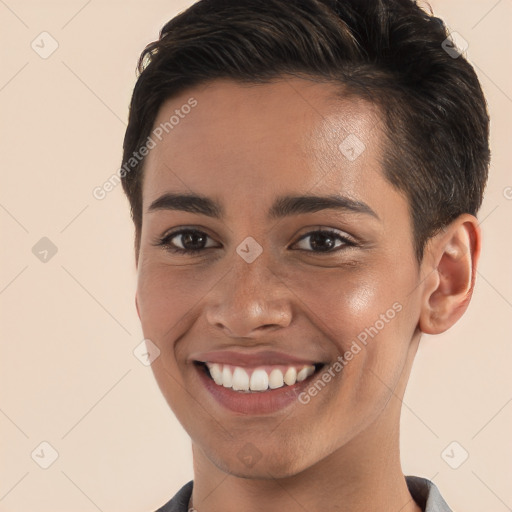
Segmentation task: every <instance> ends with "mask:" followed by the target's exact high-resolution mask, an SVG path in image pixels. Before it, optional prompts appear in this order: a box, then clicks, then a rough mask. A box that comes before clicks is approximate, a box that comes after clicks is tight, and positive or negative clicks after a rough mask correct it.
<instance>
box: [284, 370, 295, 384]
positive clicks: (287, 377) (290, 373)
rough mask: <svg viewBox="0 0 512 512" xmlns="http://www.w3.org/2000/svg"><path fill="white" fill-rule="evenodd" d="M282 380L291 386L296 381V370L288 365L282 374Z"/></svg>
mask: <svg viewBox="0 0 512 512" xmlns="http://www.w3.org/2000/svg"><path fill="white" fill-rule="evenodd" d="M284 382H285V384H287V385H288V386H293V385H294V384H295V382H297V370H296V369H295V368H294V367H293V366H290V368H288V370H286V373H285V374H284Z"/></svg>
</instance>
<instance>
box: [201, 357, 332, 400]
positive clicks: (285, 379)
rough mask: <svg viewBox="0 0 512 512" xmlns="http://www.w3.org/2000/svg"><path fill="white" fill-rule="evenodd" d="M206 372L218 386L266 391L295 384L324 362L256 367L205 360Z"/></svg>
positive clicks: (248, 391) (247, 391) (242, 390)
mask: <svg viewBox="0 0 512 512" xmlns="http://www.w3.org/2000/svg"><path fill="white" fill-rule="evenodd" d="M198 363H199V364H202V365H204V368H205V372H206V373H207V374H208V375H209V376H210V378H211V379H212V380H213V381H214V382H215V384H217V385H218V386H222V387H224V388H230V389H232V390H233V391H239V392H242V393H251V392H260V393H261V392H265V391H269V390H274V389H279V388H282V387H284V386H293V385H294V384H296V383H297V382H302V381H304V380H305V379H307V378H308V377H310V376H311V375H313V374H314V373H315V371H317V370H318V369H319V368H320V367H321V366H323V364H321V363H318V364H310V365H301V366H296V365H289V366H284V365H268V366H260V367H255V368H248V367H241V366H234V365H230V364H222V363H211V362H205V363H200V362H198Z"/></svg>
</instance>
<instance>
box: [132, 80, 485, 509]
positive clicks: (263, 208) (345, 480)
mask: <svg viewBox="0 0 512 512" xmlns="http://www.w3.org/2000/svg"><path fill="white" fill-rule="evenodd" d="M282 78H283V79H281V80H277V81H274V82H272V83H269V84H265V85H261V84H260V85H251V86H248V85H241V84H238V83H235V82H231V81H228V80H217V81H214V82H211V83H209V84H207V85H204V84H203V85H201V86H198V87H195V88H191V89H189V90H187V91H185V92H184V93H183V94H181V95H180V96H177V97H174V98H172V99H170V100H168V101H166V102H165V103H164V104H163V105H162V107H161V110H160V112H159V115H158V118H157V120H156V122H155V126H158V125H159V124H160V123H161V122H164V121H166V120H168V119H169V117H170V116H171V115H172V114H173V113H174V111H175V110H176V109H177V108H178V109H179V108H180V106H181V105H183V104H184V103H186V102H187V101H188V99H189V98H190V97H194V98H195V99H196V100H197V101H198V105H197V106H196V107H195V109H194V110H192V112H191V113H190V114H189V115H188V116H186V117H185V118H184V119H183V120H181V121H180V124H179V125H178V126H176V127H175V128H174V130H173V131H171V132H169V134H168V135H167V136H166V137H165V138H164V139H163V140H162V141H161V142H159V143H158V144H157V145H156V147H155V148H154V149H152V150H151V152H150V154H149V155H148V157H147V160H146V163H145V171H144V173H145V174H144V182H143V226H142V232H141V246H140V252H139V254H138V255H137V272H138V283H137V291H136V297H135V301H136V307H137V311H138V314H139V317H140V320H141V324H142V328H143V332H144V336H145V338H149V339H150V340H152V341H153V343H155V344H156V345H157V346H158V348H159V349H160V351H161V352H160V356H159V357H158V358H157V359H156V360H155V361H154V362H153V364H152V368H153V372H154V375H155V377H156V380H157V382H158V385H159V387H160V389H161V391H162V393H163V395H164V396H165V398H166V400H167V402H168V404H169V405H170V407H171V408H172V410H173V411H174V413H175V415H176V417H177V418H178V420H179V421H180V423H181V424H182V425H183V427H184V428H185V430H186V431H187V432H188V434H189V435H190V437H191V439H192V448H193V457H194V489H193V496H192V498H193V504H194V507H195V508H196V509H197V510H198V511H199V512H220V511H223V512H230V511H231V512H232V511H239V510H244V511H249V512H252V511H254V512H256V511H261V510H266V511H271V512H272V511H278V510H279V511H282V510H286V509H293V510H307V511H324V510H339V511H349V510H350V511H351V512H357V511H368V510H382V511H392V512H397V511H398V510H401V511H402V512H410V511H416V512H417V511H419V510H420V508H419V507H418V506H417V505H416V503H415V502H414V501H413V500H412V498H411V495H410V494H409V492H408V489H407V486H406V483H405V480H404V475H403V473H402V470H401V466H400V459H399V421H400V410H401V400H402V397H403V394H404V391H405V387H406V383H407V380H408V377H409V373H410V370H411V366H412V363H413V359H414V355H415V353H416V350H417V347H418V343H419V340H420V337H421V333H422V332H424V333H428V334H436V333H440V332H443V331H445V330H446V329H448V328H449V327H450V326H451V325H453V324H454V323H455V322H456V321H457V320H458V318H459V317H460V316H461V315H462V314H463V313H464V311H465V309H466V308H467V305H468V302H469V299H470V297H471V293H472V291H473V285H474V277H475V273H476V264H477V261H478V256H479V252H480V240H481V235H480V231H479V228H478V224H477V220H476V219H475V218H474V217H473V216H471V215H468V214H464V215H461V216H460V217H459V218H458V219H456V220H455V221H454V222H453V223H452V224H450V225H449V226H448V227H447V228H446V229H444V230H443V231H442V232H440V233H439V234H438V235H436V236H435V237H434V238H432V239H431V240H430V241H429V243H428V245H427V248H426V251H425V254H424V258H423V261H422V263H421V265H418V263H417V261H416V259H415V257H414V246H413V234H412V225H411V219H410V214H409V209H408V208H409V207H408V202H407V199H406V198H405V197H404V195H403V194H402V193H400V192H399V191H397V190H396V189H395V188H393V186H392V185H391V184H390V183H389V182H388V181H386V179H385V177H384V175H383V171H382V167H381V164H380V158H381V155H382V151H383V147H384V134H383V132H382V129H383V126H384V125H383V123H382V122H381V118H380V114H379V111H378V109H377V108H376V107H375V106H373V105H371V104H369V103H366V102H364V101H363V100H361V99H358V98H356V97H348V96H346V97H341V98H340V97H336V96H335V94H334V93H335V90H336V89H335V88H334V86H333V85H332V84H325V83H320V82H315V81H310V80H305V79H300V78H295V77H294V78H285V77H282ZM349 134H356V135H357V137H358V138H359V139H360V140H361V141H363V143H364V144H365V146H366V149H365V150H364V151H363V153H362V154H361V155H360V156H359V157H358V158H356V159H355V160H354V161H351V160H349V159H347V158H346V157H345V156H344V155H343V154H342V152H341V151H340V150H339V148H338V146H339V144H340V143H341V142H342V141H343V140H344V139H345V138H346V137H347V136H348V135H349ZM165 192H174V193H196V194H202V195H204V196H208V197H210V198H212V199H215V200H217V201H219V202H220V204H221V205H222V207H223V209H224V210H225V212H224V213H225V215H224V217H223V218H222V219H214V218H211V217H208V216H206V215H200V214H197V213H191V212H183V211H176V210H157V211H153V212H148V211H147V210H148V206H149V205H150V204H151V203H152V202H153V201H154V200H155V199H157V198H158V197H160V196H161V195H162V194H163V193H165ZM333 193H337V194H343V195H344V196H347V197H349V198H352V199H355V200H357V201H362V202H364V203H366V204H367V205H368V206H369V207H370V208H371V209H372V210H373V211H374V212H375V213H376V214H377V216H378V218H376V217H374V216H372V215H369V214H366V213H361V212H352V211H341V210H333V209H326V210H321V211H317V212H310V213H302V214H300V215H294V216H290V217H286V218H283V219H279V220H268V219H267V217H266V213H267V210H268V209H269V208H270V206H271V205H272V203H273V201H274V200H275V198H276V197H277V196H281V195H285V194H293V195H300V194H310V195H322V196H323V195H329V194H333ZM180 227H187V228H193V229H197V230H199V231H201V233H204V234H206V235H208V237H209V238H207V239H206V240H207V241H203V245H201V241H199V243H198V242H197V239H196V241H192V242H191V241H190V240H189V241H188V242H187V240H184V239H183V237H181V236H176V237H174V238H173V239H172V241H173V242H174V245H175V246H177V247H183V246H182V245H181V244H186V243H188V244H189V245H188V247H205V246H206V247H207V248H206V249H203V252H202V253H198V254H197V255H180V254H174V253H171V252H169V251H168V250H166V249H165V248H164V247H161V246H157V245H155V241H157V240H159V239H161V238H163V237H164V235H166V234H168V233H170V232H172V231H174V230H176V229H178V228H180ZM325 229H332V230H335V231H336V232H337V233H339V234H340V235H341V236H348V237H349V238H350V239H351V240H352V241H354V242H355V243H356V245H346V244H344V243H343V242H342V241H341V240H338V239H337V238H335V239H334V241H335V244H336V247H335V248H332V249H330V251H331V252H324V251H320V250H319V249H318V245H316V246H315V244H314V240H313V238H312V237H306V238H302V237H303V236H304V235H306V234H307V233H310V232H311V231H315V230H316V231H318V230H325ZM248 236H251V237H253V238H254V239H255V240H256V241H257V242H258V243H259V244H260V245H261V246H262V248H263V252H262V254H261V255H260V256H259V257H258V258H256V260H255V261H253V262H252V263H250V264H249V263H247V262H246V261H245V260H244V259H243V258H241V257H240V256H239V255H238V254H237V252H236V248H237V246H238V245H239V244H240V243H241V242H242V241H243V240H244V239H245V238H246V237H248ZM312 241H313V243H312ZM191 244H192V245H191ZM194 244H196V245H194ZM317 244H319V245H320V248H322V247H327V248H329V247H331V246H329V241H327V242H326V241H325V239H324V240H322V239H321V238H320V239H319V241H317ZM338 247H341V249H339V250H335V249H338ZM395 303H399V304H400V305H401V307H402V309H401V311H400V312H399V313H397V314H396V315H395V317H394V318H393V319H392V320H390V321H389V322H388V323H386V324H385V327H384V328H382V329H381V330H379V332H378V334H377V335H375V336H374V337H373V338H372V339H370V341H369V342H368V344H367V345H366V347H363V348H362V350H361V351H360V352H359V353H358V354H357V355H355V356H354V358H353V359H352V360H351V361H350V362H348V364H347V365H346V366H345V367H344V368H343V370H342V372H341V373H340V374H338V375H337V376H336V377H335V378H333V379H332V380H331V381H330V382H329V383H328V385H327V386H325V388H324V389H322V391H321V392H319V393H318V394H317V395H316V396H315V397H313V398H312V399H311V401H310V402H309V404H307V405H302V404H300V403H297V404H293V405H292V406H291V407H290V408H287V409H286V410H283V411H278V412H277V413H274V414H270V415H260V416H254V415H244V414H238V413H233V412H230V411H228V410H226V409H224V408H222V406H221V405H219V404H218V403H217V402H215V401H214V400H213V399H212V397H211V396H210V395H209V394H208V392H207V391H206V390H205V389H204V387H203V386H202V385H201V384H200V382H199V381H198V379H197V370H196V369H195V368H194V366H193V364H192V362H191V360H190V358H191V357H192V355H193V354H197V353H198V352H201V351H206V350H220V349H235V350H242V349H262V350H263V349H270V350H279V351H282V352H286V353H291V354H294V355H296V356H301V357H304V358H306V359H311V360H312V361H322V362H327V363H328V364H329V365H331V364H332V363H333V362H334V361H336V359H337V357H338V356H339V355H340V354H344V353H345V352H346V351H347V350H349V349H350V347H351V345H352V343H353V341H354V340H355V339H356V338H357V336H358V334H360V333H361V332H363V331H364V330H365V328H368V327H369V326H373V325H375V322H376V321H377V320H378V319H379V318H380V315H381V314H385V313H386V311H387V310H389V309H390V308H392V305H393V304H395ZM247 443H250V444H251V445H252V447H253V448H251V449H253V450H255V451H256V453H258V454H259V456H260V458H259V460H258V461H257V462H256V463H255V464H254V465H252V466H250V467H249V466H248V465H247V464H246V463H244V461H243V460H242V457H239V454H240V453H244V452H243V450H242V448H243V447H244V445H246V444H247ZM241 450H242V451H241ZM369 489H371V492H368V490H369Z"/></svg>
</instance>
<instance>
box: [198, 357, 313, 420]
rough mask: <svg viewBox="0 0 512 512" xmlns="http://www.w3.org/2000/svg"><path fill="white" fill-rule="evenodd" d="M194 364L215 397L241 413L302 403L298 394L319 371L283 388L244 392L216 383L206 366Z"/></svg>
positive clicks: (227, 406)
mask: <svg viewBox="0 0 512 512" xmlns="http://www.w3.org/2000/svg"><path fill="white" fill-rule="evenodd" d="M194 366H195V368H196V371H197V372H198V374H199V378H200V380H201V382H202V383H203V384H204V386H205V387H206V389H207V390H208V391H209V392H210V393H211V394H212V396H213V398H215V400H216V401H217V402H218V403H219V404H221V405H222V406H224V407H225V408H227V409H229V410H230V411H233V412H237V413H241V414H271V413H273V412H277V411H279V410H281V409H284V408H286V407H288V406H289V405H291V404H292V403H294V402H295V403H300V402H299V400H298V396H299V395H300V393H302V392H303V391H304V390H305V389H306V388H307V387H308V386H309V384H310V381H311V380H312V379H313V378H315V377H316V374H317V372H315V373H313V375H310V376H309V377H308V378H307V379H305V380H303V381H302V382H297V383H296V384H293V385H292V386H287V385H284V386H283V387H281V388H277V389H269V390H268V391H256V392H254V393H243V392H238V391H233V389H231V388H225V387H224V386H219V385H218V384H215V382H214V381H213V380H212V379H211V378H210V377H208V375H206V372H205V370H204V368H202V367H200V366H197V365H194Z"/></svg>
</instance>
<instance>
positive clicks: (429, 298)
mask: <svg viewBox="0 0 512 512" xmlns="http://www.w3.org/2000/svg"><path fill="white" fill-rule="evenodd" d="M480 247H481V231H480V227H479V226H478V221H477V219H476V218H475V217H474V216H472V215H469V214H464V215H461V216H460V217H458V218H457V219H455V221H453V222H452V223H451V224H450V225H449V226H448V227H447V228H446V229H445V230H443V232H442V233H440V234H439V235H437V236H436V237H434V239H433V240H431V243H430V244H429V249H428V250H429V252H430V254H429V256H430V258H429V261H430V262H431V264H432V268H431V269H430V270H429V269H427V271H430V273H431V274H430V275H429V276H428V277H427V279H425V282H426V286H425V289H424V294H423V297H422V311H421V314H420V323H419V327H420V330H421V331H422V332H424V333H425V334H440V333H442V332H444V331H446V330H447V329H449V328H450V327H451V326H452V325H454V324H455V323H456V322H457V320H459V318H460V317H461V316H462V315H463V314H464V312H465V311H466V309H467V307H468V305H469V301H470V300H471V296H472V294H473V289H474V284H475V277H476V268H477V263H478V259H479V256H480Z"/></svg>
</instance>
